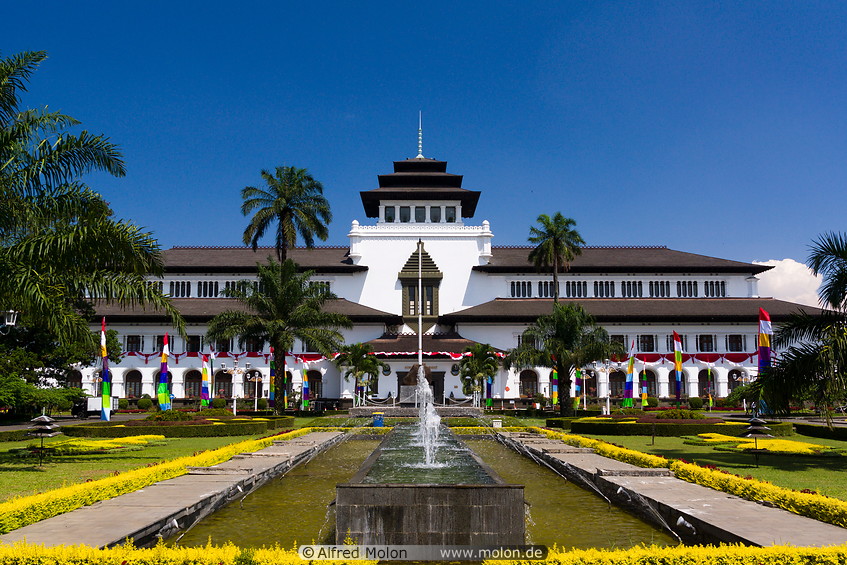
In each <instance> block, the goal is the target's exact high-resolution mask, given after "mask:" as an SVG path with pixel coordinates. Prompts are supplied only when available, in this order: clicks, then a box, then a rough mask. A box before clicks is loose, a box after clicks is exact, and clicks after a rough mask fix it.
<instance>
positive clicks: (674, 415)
mask: <svg viewBox="0 0 847 565" xmlns="http://www.w3.org/2000/svg"><path fill="white" fill-rule="evenodd" d="M651 415H652V416H653V417H654V418H656V419H657V420H702V419H703V418H705V416H704V415H703V413H702V412H695V411H693V410H685V409H683V408H673V409H671V410H662V411H661V412H651Z"/></svg>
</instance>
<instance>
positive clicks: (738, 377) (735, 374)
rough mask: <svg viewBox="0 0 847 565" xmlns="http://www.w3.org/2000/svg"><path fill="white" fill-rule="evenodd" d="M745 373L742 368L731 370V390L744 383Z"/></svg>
mask: <svg viewBox="0 0 847 565" xmlns="http://www.w3.org/2000/svg"><path fill="white" fill-rule="evenodd" d="M744 378H745V375H744V373H743V372H742V371H741V370H740V369H733V370H731V371H730V372H729V381H728V382H727V384H728V385H729V392H732V391H733V390H735V388H736V387H739V386H742V385H744Z"/></svg>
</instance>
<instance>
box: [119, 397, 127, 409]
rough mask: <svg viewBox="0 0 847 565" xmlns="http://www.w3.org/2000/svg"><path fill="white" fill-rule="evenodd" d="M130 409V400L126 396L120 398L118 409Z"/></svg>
mask: <svg viewBox="0 0 847 565" xmlns="http://www.w3.org/2000/svg"><path fill="white" fill-rule="evenodd" d="M127 409H129V400H127V399H126V398H121V399H120V400H118V410H127Z"/></svg>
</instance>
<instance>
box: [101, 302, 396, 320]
mask: <svg viewBox="0 0 847 565" xmlns="http://www.w3.org/2000/svg"><path fill="white" fill-rule="evenodd" d="M171 303H172V304H173V305H174V307H176V309H177V310H179V313H180V314H182V317H183V318H185V320H186V321H189V322H205V321H208V320H210V319H211V318H212V317H213V316H216V315H217V314H220V313H221V312H223V311H225V310H236V311H242V312H246V311H247V309H246V307H245V306H244V304H242V303H241V302H239V301H237V300H235V299H232V298H172V299H171ZM95 310H96V312H97V317H98V318H99V317H101V316H107V317H108V318H109V321H110V322H121V321H131V322H141V323H143V322H147V323H153V322H169V321H170V318H169V317H168V316H167V315H166V314H165V313H164V312H162V311H161V310H158V309H154V308H143V307H141V306H135V307H128V308H123V307H121V306H120V305H118V304H98V305H97V306H96V307H95ZM326 310H327V311H328V312H336V313H338V314H344V315H345V316H347V317H349V318H350V319H351V320H352V321H353V322H361V323H367V322H375V323H383V324H401V323H402V322H403V318H402V317H401V316H398V315H397V314H391V313H389V312H383V311H382V310H377V309H375V308H370V307H368V306H362V305H361V304H357V303H355V302H350V301H349V300H346V299H344V298H337V299H333V300H329V301H327V302H326Z"/></svg>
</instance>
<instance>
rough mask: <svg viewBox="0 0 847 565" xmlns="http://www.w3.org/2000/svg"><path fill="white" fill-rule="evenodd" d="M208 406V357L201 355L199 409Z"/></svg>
mask: <svg viewBox="0 0 847 565" xmlns="http://www.w3.org/2000/svg"><path fill="white" fill-rule="evenodd" d="M208 405H209V356H208V355H203V372H202V384H201V385H200V407H201V408H202V407H204V406H208Z"/></svg>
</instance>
